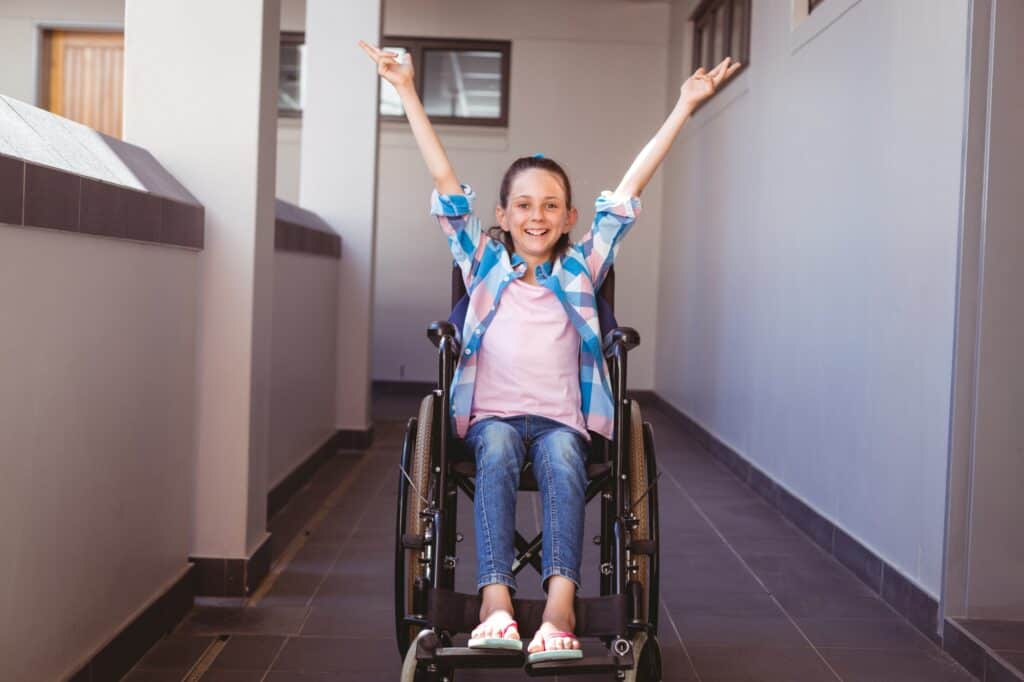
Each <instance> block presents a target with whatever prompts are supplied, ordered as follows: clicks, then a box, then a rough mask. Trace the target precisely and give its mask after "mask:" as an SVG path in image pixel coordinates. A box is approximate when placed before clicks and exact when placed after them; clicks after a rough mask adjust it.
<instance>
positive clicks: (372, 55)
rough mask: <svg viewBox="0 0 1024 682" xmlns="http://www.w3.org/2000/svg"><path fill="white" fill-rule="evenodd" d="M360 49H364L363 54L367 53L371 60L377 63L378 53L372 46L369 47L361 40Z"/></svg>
mask: <svg viewBox="0 0 1024 682" xmlns="http://www.w3.org/2000/svg"><path fill="white" fill-rule="evenodd" d="M359 47H361V48H363V52H365V53H366V54H367V56H368V57H369V58H370V59H372V60H373V61H377V53H376V51H375V50H374V47H373V46H372V45H368V44H366V43H364V42H363V41H362V40H360V41H359Z"/></svg>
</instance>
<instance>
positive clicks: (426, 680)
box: [398, 629, 455, 682]
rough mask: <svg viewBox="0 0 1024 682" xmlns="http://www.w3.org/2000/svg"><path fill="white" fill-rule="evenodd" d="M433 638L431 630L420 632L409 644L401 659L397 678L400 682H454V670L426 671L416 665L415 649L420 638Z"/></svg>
mask: <svg viewBox="0 0 1024 682" xmlns="http://www.w3.org/2000/svg"><path fill="white" fill-rule="evenodd" d="M432 636H434V631H433V630H429V629H428V630H421V631H420V632H419V633H417V635H416V637H414V638H413V639H412V641H411V642H410V643H409V648H408V650H407V651H406V652H405V657H404V658H403V659H402V672H401V674H400V676H399V678H398V679H399V681H400V682H455V671H454V670H444V671H441V670H428V669H427V668H425V667H424V666H422V665H419V664H418V661H417V660H416V648H417V644H418V640H419V638H420V637H432Z"/></svg>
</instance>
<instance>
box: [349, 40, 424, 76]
mask: <svg viewBox="0 0 1024 682" xmlns="http://www.w3.org/2000/svg"><path fill="white" fill-rule="evenodd" d="M359 47H361V48H363V52H365V53H366V54H367V55H369V57H370V59H372V60H373V61H375V62H376V63H377V73H379V74H380V76H381V78H383V79H384V80H386V81H387V82H388V83H391V84H392V85H393V86H395V87H396V88H399V87H401V86H403V85H411V84H412V79H413V76H414V75H415V73H414V71H413V69H412V55H410V54H403V55H399V54H398V53H396V52H385V51H384V50H381V49H379V48H377V47H374V46H373V45H369V44H367V43H365V42H363V41H362V40H360V41H359Z"/></svg>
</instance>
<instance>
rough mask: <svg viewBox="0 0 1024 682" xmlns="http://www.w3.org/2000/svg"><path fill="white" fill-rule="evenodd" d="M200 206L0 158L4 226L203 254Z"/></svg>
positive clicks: (1, 220)
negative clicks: (186, 250)
mask: <svg viewBox="0 0 1024 682" xmlns="http://www.w3.org/2000/svg"><path fill="white" fill-rule="evenodd" d="M203 218H204V210H203V207H202V206H198V205H194V204H187V203H184V202H181V201H178V200H177V199H170V198H167V197H162V196H159V195H157V194H152V193H150V192H144V191H140V190H136V189H132V188H130V187H123V186H121V185H115V184H111V183H109V182H103V181H101V180H95V179H93V178H87V177H82V176H79V175H76V174H74V173H70V172H68V171H64V170H60V169H57V168H50V167H48V166H40V165H37V164H34V163H28V162H26V161H23V160H21V159H18V158H15V157H11V156H5V155H3V154H0V223H6V224H9V225H23V226H26V227H45V228H49V229H56V230H67V231H69V232H81V233H83V234H92V235H99V236H103V237H113V238H115V239H130V240H133V241H142V242H148V243H152V244H170V245H174V246H183V247H186V248H190V249H202V248H203V243H204V227H203Z"/></svg>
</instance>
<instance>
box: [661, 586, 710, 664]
mask: <svg viewBox="0 0 1024 682" xmlns="http://www.w3.org/2000/svg"><path fill="white" fill-rule="evenodd" d="M661 606H662V609H663V610H664V611H665V615H666V616H667V617H668V622H669V623H671V624H672V629H673V630H674V631H675V633H676V639H677V640H679V646H681V647H683V655H684V656H686V662H687V663H689V664H690V670H692V671H693V674H694V676H695V677H696V678H697V682H701V679H700V673H699V672H698V671H697V666H695V665H694V664H693V659H692V658H690V650H689V649H687V648H686V642H684V641H683V636H682V635H681V634H680V633H679V628H678V627H677V626H676V619H675V618H673V617H672V612H671V611H669V610H668V604H666V603H665V602H662V603H661ZM664 672H665V671H664V670H662V676H663V677H664Z"/></svg>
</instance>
